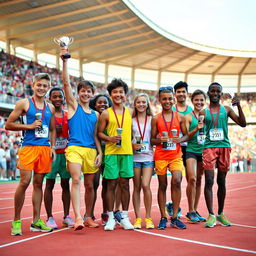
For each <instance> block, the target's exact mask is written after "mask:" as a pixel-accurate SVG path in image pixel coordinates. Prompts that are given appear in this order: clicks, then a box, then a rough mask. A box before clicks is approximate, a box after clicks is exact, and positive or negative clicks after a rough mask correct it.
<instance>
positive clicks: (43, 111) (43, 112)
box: [32, 97, 46, 123]
mask: <svg viewBox="0 0 256 256" xmlns="http://www.w3.org/2000/svg"><path fill="white" fill-rule="evenodd" d="M32 101H33V103H34V106H35V109H36V113H38V110H40V109H39V108H37V106H36V102H35V100H34V97H32ZM45 109H46V103H45V101H44V108H43V110H42V123H43V120H44V114H45Z"/></svg>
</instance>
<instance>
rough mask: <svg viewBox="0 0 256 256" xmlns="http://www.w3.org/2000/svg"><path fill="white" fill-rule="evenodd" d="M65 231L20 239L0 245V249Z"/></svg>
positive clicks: (55, 231)
mask: <svg viewBox="0 0 256 256" xmlns="http://www.w3.org/2000/svg"><path fill="white" fill-rule="evenodd" d="M67 229H69V228H63V229H59V230H54V231H53V232H49V233H44V234H41V235H38V236H33V237H30V238H26V239H21V240H19V241H15V242H12V243H8V244H3V245H0V248H3V247H7V246H11V245H14V244H19V243H23V242H26V241H30V240H33V239H36V238H39V237H43V236H47V235H51V234H54V233H57V232H60V231H63V230H67Z"/></svg>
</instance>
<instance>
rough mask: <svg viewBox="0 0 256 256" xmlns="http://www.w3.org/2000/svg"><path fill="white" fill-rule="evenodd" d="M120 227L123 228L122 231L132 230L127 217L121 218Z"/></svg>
mask: <svg viewBox="0 0 256 256" xmlns="http://www.w3.org/2000/svg"><path fill="white" fill-rule="evenodd" d="M120 225H121V226H122V227H123V228H124V229H132V230H133V229H134V227H133V225H132V224H131V222H130V220H129V218H128V216H127V217H123V218H122V219H121V221H120Z"/></svg>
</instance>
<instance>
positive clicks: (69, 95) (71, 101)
mask: <svg viewBox="0 0 256 256" xmlns="http://www.w3.org/2000/svg"><path fill="white" fill-rule="evenodd" d="M66 52H67V50H66V49H64V48H62V49H61V55H63V54H65V53H66ZM61 59H62V63H63V67H62V80H63V86H64V92H65V98H66V102H67V105H68V109H69V110H70V108H71V109H72V110H73V111H75V110H76V108H77V101H76V99H75V97H74V95H73V92H72V87H71V84H70V80H69V74H68V59H65V58H61Z"/></svg>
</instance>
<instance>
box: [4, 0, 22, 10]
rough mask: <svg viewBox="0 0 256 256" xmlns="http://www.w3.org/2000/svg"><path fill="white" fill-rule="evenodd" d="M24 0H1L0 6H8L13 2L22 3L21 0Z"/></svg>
mask: <svg viewBox="0 0 256 256" xmlns="http://www.w3.org/2000/svg"><path fill="white" fill-rule="evenodd" d="M25 1H26V0H13V1H7V2H2V3H0V8H1V7H5V6H8V5H14V4H18V3H22V2H25Z"/></svg>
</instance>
